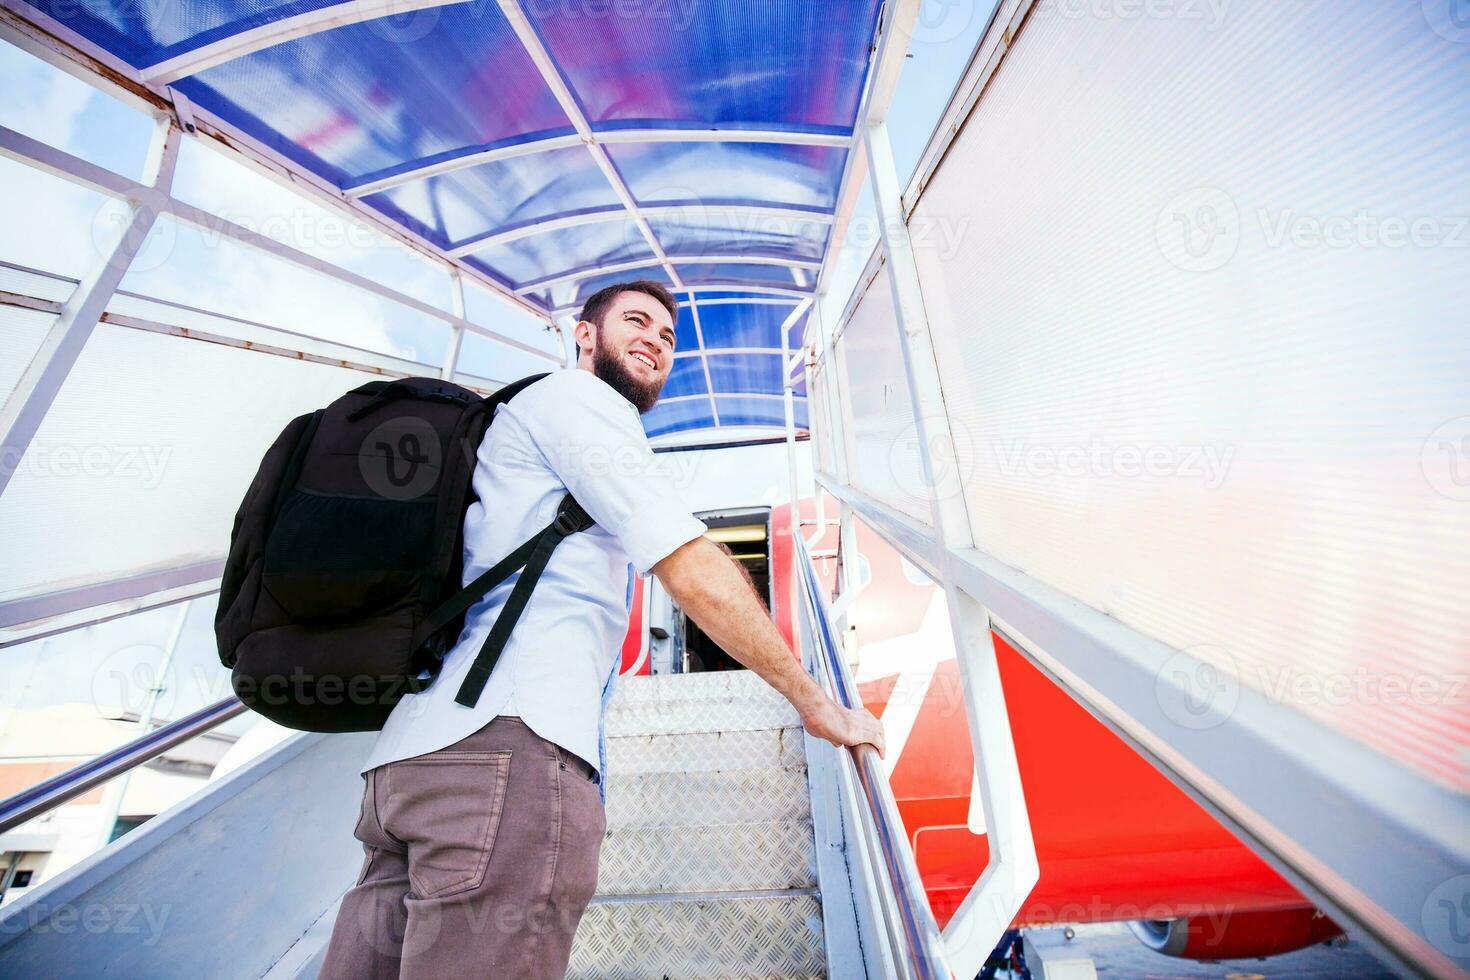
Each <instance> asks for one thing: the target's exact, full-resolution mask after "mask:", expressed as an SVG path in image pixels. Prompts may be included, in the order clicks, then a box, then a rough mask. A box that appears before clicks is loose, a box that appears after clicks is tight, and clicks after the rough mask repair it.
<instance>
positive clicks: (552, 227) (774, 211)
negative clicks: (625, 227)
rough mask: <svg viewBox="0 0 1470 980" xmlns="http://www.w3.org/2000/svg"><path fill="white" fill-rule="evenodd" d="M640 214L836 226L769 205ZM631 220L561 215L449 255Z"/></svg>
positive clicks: (481, 238)
mask: <svg viewBox="0 0 1470 980" xmlns="http://www.w3.org/2000/svg"><path fill="white" fill-rule="evenodd" d="M579 142H580V141H579ZM638 210H639V213H640V214H642V215H643V216H644V217H645V218H663V217H689V216H691V215H700V216H713V217H728V218H741V219H743V218H750V219H752V220H762V219H770V220H773V221H777V220H779V221H793V222H810V223H811V224H814V225H828V224H831V223H832V216H831V215H830V214H817V213H813V212H811V211H803V210H802V209H800V208H786V207H779V206H776V205H765V204H751V205H738V204H687V205H686V204H655V205H653V206H651V207H650V206H646V205H645V206H642V207H640V208H639V209H638ZM627 220H628V211H627V209H626V208H623V207H616V208H603V209H602V210H599V211H589V212H587V213H585V214H566V215H558V216H557V217H554V218H546V219H544V220H541V221H533V222H531V223H530V224H525V225H520V226H518V227H515V228H509V229H506V230H505V231H496V232H487V233H486V234H484V235H477V236H475V237H474V238H468V239H466V240H464V241H462V242H458V243H456V244H455V245H452V246H450V248H449V250H448V252H449V254H450V255H453V256H455V257H459V256H463V255H471V254H473V253H475V252H480V251H483V250H485V249H487V248H494V247H495V246H497V245H504V244H506V243H507V242H514V241H518V240H520V239H522V238H529V237H531V236H532V235H540V234H544V233H545V232H549V231H560V230H562V229H565V228H580V227H583V226H584V225H595V224H602V223H604V222H609V221H627Z"/></svg>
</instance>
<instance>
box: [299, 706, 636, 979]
mask: <svg viewBox="0 0 1470 980" xmlns="http://www.w3.org/2000/svg"><path fill="white" fill-rule="evenodd" d="M593 778H594V777H593V769H592V767H591V766H590V765H588V764H587V763H586V762H585V761H583V760H582V759H581V758H580V757H579V756H576V755H573V754H572V753H571V752H568V751H566V750H565V749H563V748H561V747H559V746H557V745H555V744H553V743H551V742H548V741H546V740H545V739H543V738H541V737H540V736H538V735H537V734H536V733H535V732H533V731H531V729H530V728H529V727H527V726H526V724H525V722H523V721H521V719H520V718H517V717H514V716H511V715H502V716H500V717H498V718H496V719H494V720H493V721H491V722H490V723H489V724H488V725H486V726H485V727H484V728H482V729H480V730H479V731H478V732H475V733H474V734H473V735H471V736H469V737H468V738H465V739H463V740H461V741H459V742H456V743H455V744H453V745H450V746H448V747H446V748H443V749H440V750H438V751H437V752H430V753H428V754H427V755H421V756H418V757H416V758H412V759H403V760H401V761H399V762H390V763H388V764H387V765H383V766H379V767H377V768H376V769H372V770H370V771H369V772H368V773H367V774H366V775H365V777H364V779H365V781H366V784H367V785H366V786H365V787H364V790H363V800H362V814H361V816H360V817H359V819H358V822H357V830H356V831H355V835H356V837H357V839H358V840H360V841H362V845H363V849H364V850H365V851H366V852H367V859H366V860H365V861H364V862H363V866H362V873H361V874H360V875H359V876H358V880H357V884H356V885H355V886H354V887H353V888H352V889H351V890H350V891H348V892H347V894H346V896H345V897H344V898H343V899H342V907H341V910H340V911H339V912H338V914H337V922H336V926H335V928H334V929H333V931H332V941H331V944H330V945H329V946H328V948H327V955H326V961H325V963H324V964H323V966H322V971H321V974H320V977H321V978H322V980H387V978H397V977H402V978H405V980H413V978H433V980H442V978H454V980H478V978H493V980H502V978H503V980H523V978H535V980H540V978H545V980H553V978H555V980H560V978H561V977H563V976H565V974H566V968H567V960H568V958H569V957H570V955H571V949H572V937H573V936H574V935H575V934H576V931H577V923H578V922H579V921H580V920H581V918H582V912H583V911H584V910H585V909H586V908H587V903H588V902H589V901H590V900H591V898H592V893H593V892H594V891H595V890H596V887H597V853H598V850H599V849H600V848H601V846H602V835H603V833H604V831H605V830H606V829H607V818H606V815H605V814H604V812H603V806H602V799H601V797H600V796H599V794H598V791H597V784H596V783H594V782H593Z"/></svg>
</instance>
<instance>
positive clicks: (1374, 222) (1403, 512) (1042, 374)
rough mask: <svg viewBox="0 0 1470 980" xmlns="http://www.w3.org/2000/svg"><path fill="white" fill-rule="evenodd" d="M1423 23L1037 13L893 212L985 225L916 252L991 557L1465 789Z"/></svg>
mask: <svg viewBox="0 0 1470 980" xmlns="http://www.w3.org/2000/svg"><path fill="white" fill-rule="evenodd" d="M1431 6H1433V5H1431ZM1428 9H1429V7H1425V8H1424V9H1421V5H1420V4H1417V3H1402V4H1375V3H1355V4H1350V5H1348V8H1347V9H1345V8H1344V7H1343V6H1342V5H1338V6H1333V7H1330V8H1329V7H1303V8H1300V9H1299V10H1298V11H1297V12H1296V16H1293V17H1290V18H1285V19H1283V18H1281V17H1280V16H1279V15H1280V7H1279V5H1277V4H1274V3H1269V2H1264V0H1255V2H1247V3H1240V4H1235V5H1233V6H1232V7H1231V10H1230V16H1229V17H1228V18H1227V19H1226V20H1224V21H1222V22H1221V23H1219V24H1214V23H1209V22H1207V21H1203V20H1184V19H1179V18H1149V17H1144V18H1131V19H1120V18H1112V19H1099V18H1091V17H1084V18H1075V19H1074V18H1067V17H1050V18H1045V19H1043V20H1036V19H1035V18H1033V19H1032V20H1031V21H1029V22H1028V23H1027V25H1026V27H1025V29H1024V30H1023V31H1022V32H1021V33H1020V34H1019V35H1018V37H1017V38H1016V40H1015V41H1014V42H1013V45H1012V47H1011V49H1010V51H1009V53H1008V54H1007V55H1006V60H1005V61H1004V62H1003V63H1002V65H1001V66H1000V69H999V72H998V74H997V75H996V76H995V78H993V79H992V80H991V81H990V83H989V86H988V88H987V89H986V92H985V96H984V97H983V98H982V99H981V101H980V103H979V106H978V108H977V110H976V112H975V114H974V115H973V116H972V117H971V118H970V119H969V121H968V122H967V123H966V125H965V127H964V129H963V130H961V132H960V135H959V138H958V139H957V140H956V142H955V143H954V145H953V146H951V147H950V149H949V152H948V155H947V156H946V159H945V163H944V165H943V166H942V167H941V168H940V169H939V171H938V173H937V177H936V179H934V180H933V181H932V182H931V183H930V184H929V185H928V188H927V190H926V192H925V194H924V196H923V198H922V200H921V201H920V203H919V206H918V208H917V211H916V213H915V220H930V221H933V220H938V219H940V218H942V217H946V216H955V215H977V216H978V215H983V216H984V220H983V221H980V220H976V221H974V222H972V223H971V225H970V227H969V229H968V233H967V234H966V235H964V236H963V237H962V238H961V239H960V240H959V243H958V248H957V250H956V252H955V253H954V254H953V255H952V256H950V257H948V259H946V258H944V257H943V256H941V255H940V254H938V253H937V252H935V251H933V250H924V249H919V250H916V254H917V259H918V262H919V268H920V273H921V275H922V279H923V283H924V292H925V304H926V307H927V309H928V312H929V316H930V320H931V323H932V324H933V326H934V330H935V348H936V355H937V360H938V365H939V371H940V375H941V379H942V381H943V383H944V386H945V401H946V405H947V406H948V409H949V411H950V413H951V416H952V417H951V428H952V429H953V430H954V437H955V439H956V442H957V444H958V445H959V446H960V447H961V448H962V449H963V451H964V457H963V460H962V461H963V463H964V468H965V469H966V470H967V472H966V473H965V474H964V475H965V476H966V479H965V482H964V487H965V500H966V503H967V504H968V506H969V509H970V514H971V523H972V524H973V526H974V528H975V530H976V534H977V536H978V538H979V544H980V546H981V547H982V548H983V549H984V550H985V551H987V552H988V553H990V554H992V555H994V556H995V557H996V558H998V559H999V560H1000V561H1002V562H1005V563H1006V564H1007V565H1011V566H1014V567H1017V568H1022V569H1025V570H1026V572H1027V573H1028V574H1030V575H1032V576H1035V577H1036V578H1038V579H1040V580H1042V581H1045V582H1047V583H1049V584H1050V585H1052V586H1055V587H1056V588H1058V589H1060V590H1062V591H1063V592H1065V593H1067V594H1068V595H1070V596H1073V597H1075V598H1077V599H1078V600H1079V601H1082V602H1085V603H1087V604H1089V605H1091V606H1093V607H1094V608H1096V609H1099V610H1102V611H1104V612H1106V613H1107V614H1108V615H1110V616H1113V617H1115V618H1117V619H1118V620H1119V621H1121V622H1124V623H1127V624H1129V625H1131V626H1133V627H1134V628H1136V629H1138V630H1141V631H1143V632H1145V633H1147V634H1149V635H1150V636H1153V637H1155V638H1157V639H1159V640H1160V641H1162V642H1164V643H1166V644H1168V645H1170V646H1173V647H1177V648H1181V649H1187V650H1188V651H1189V652H1190V653H1191V654H1193V655H1194V656H1196V657H1198V658H1201V659H1203V660H1205V661H1206V662H1208V663H1210V664H1211V665H1213V666H1214V667H1216V668H1217V669H1218V670H1219V671H1220V674H1219V676H1221V677H1224V678H1226V679H1227V682H1228V683H1226V684H1225V686H1224V687H1223V688H1222V690H1226V691H1228V690H1230V689H1231V687H1230V685H1234V684H1240V685H1245V686H1249V687H1252V688H1255V689H1257V690H1260V691H1263V692H1264V693H1265V694H1266V696H1267V697H1268V698H1272V699H1276V700H1281V701H1282V702H1283V703H1285V704H1289V705H1291V706H1292V707H1294V708H1296V709H1299V710H1300V711H1301V712H1303V713H1306V714H1307V715H1309V716H1312V717H1314V718H1316V719H1318V720H1320V721H1322V722H1325V723H1327V724H1330V725H1331V726H1333V727H1334V728H1336V729H1338V730H1339V731H1341V732H1343V733H1345V734H1347V735H1349V736H1351V737H1352V738H1355V739H1358V740H1361V741H1363V742H1366V743H1367V744H1369V745H1371V746H1373V747H1374V748H1376V749H1378V750H1380V751H1382V752H1384V753H1386V754H1387V755H1389V756H1390V757H1392V758H1394V759H1395V760H1398V761H1400V762H1402V763H1403V764H1405V765H1407V766H1410V767H1412V768H1413V769H1415V770H1417V771H1418V772H1419V773H1421V774H1423V775H1425V776H1428V777H1432V778H1434V779H1437V780H1439V781H1441V782H1443V783H1444V784H1446V785H1449V786H1453V787H1455V788H1457V789H1459V790H1462V791H1463V790H1466V789H1470V752H1467V751H1466V746H1467V739H1466V728H1465V725H1464V718H1465V712H1464V703H1463V697H1462V695H1460V694H1456V693H1454V692H1455V691H1457V690H1458V687H1457V685H1459V684H1460V683H1461V682H1462V680H1463V678H1464V676H1465V674H1466V671H1467V662H1466V646H1465V640H1464V638H1465V637H1466V636H1467V635H1470V605H1467V604H1466V602H1465V601H1464V597H1465V596H1466V595H1467V594H1470V551H1467V550H1466V549H1465V548H1464V547H1463V542H1465V541H1467V540H1470V452H1467V450H1470V416H1467V415H1466V411H1467V400H1466V391H1467V389H1466V379H1467V378H1470V344H1467V343H1466V313H1465V311H1466V310H1467V309H1470V278H1467V276H1466V274H1465V272H1466V261H1465V260H1466V254H1467V251H1466V246H1467V244H1470V240H1467V235H1466V229H1465V218H1464V216H1465V202H1466V201H1467V200H1470V169H1467V168H1466V166H1465V161H1466V151H1467V149H1470V86H1466V84H1465V79H1466V77H1467V73H1470V45H1466V44H1463V43H1453V41H1454V40H1456V38H1454V37H1451V36H1450V35H1451V34H1453V31H1452V30H1451V27H1452V25H1450V24H1449V23H1448V22H1447V21H1441V22H1435V21H1434V20H1433V18H1432V17H1431V18H1428V19H1426V17H1425V12H1426V11H1427V10H1428ZM1445 16H1446V17H1448V16H1449V15H1448V14H1445ZM1446 32H1448V33H1446ZM1464 36H1465V35H1464V32H1463V30H1461V32H1460V35H1459V36H1458V39H1459V40H1464ZM1058 64H1067V65H1072V66H1077V68H1078V74H1072V75H1070V76H1068V77H1065V78H1064V77H1062V76H1061V75H1058V74H1057V73H1056V71H1055V66H1056V65H1058ZM1159 79H1169V80H1170V81H1169V84H1167V85H1160V84H1157V81H1158V80H1159ZM1201 92H1215V93H1228V96H1229V97H1228V98H1224V99H1208V98H1207V99H1201V98H1200V97H1199V94H1200V93H1201ZM1185 119H1187V120H1190V123H1189V125H1184V126H1181V125H1180V120H1185ZM1267 132H1270V133H1291V134H1292V138H1290V139H1286V140H1278V139H1265V140H1263V139H1261V138H1260V136H1261V134H1262V133H1267ZM1119 160H1127V161H1128V164H1127V166H1125V167H1119V166H1117V165H1116V164H1117V161H1119ZM1406 174H1412V175H1413V177H1412V179H1405V175H1406ZM1001 187H1003V188H1004V192H1003V193H997V192H995V191H994V189H995V188H1001ZM1059 194H1061V195H1063V196H1065V198H1066V199H1067V200H1068V201H1070V202H1073V206H1070V207H1069V208H1068V211H1067V218H1066V221H1065V222H1063V223H1062V224H1061V225H1060V226H1058V227H1057V228H1054V229H1051V230H1046V229H1042V228H1039V227H1038V225H1037V222H1036V216H1037V215H1038V214H1040V213H1043V212H1044V211H1046V210H1048V209H1051V208H1054V207H1055V204H1056V201H1057V200H1058V195H1059ZM1059 284H1065V288H1058V286H1059ZM875 291H876V290H875ZM982 325H983V328H982ZM852 363H855V359H854V361H851V362H850V365H851V364H852ZM856 394H857V393H856V392H855V395H856ZM866 401H868V399H867V398H862V397H855V398H854V404H855V405H856V404H859V403H863V402H866ZM1214 690H1215V689H1214V688H1212V689H1211V691H1210V692H1209V693H1210V694H1211V695H1213V693H1214ZM1227 696H1228V694H1227Z"/></svg>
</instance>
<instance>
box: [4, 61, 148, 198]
mask: <svg viewBox="0 0 1470 980" xmlns="http://www.w3.org/2000/svg"><path fill="white" fill-rule="evenodd" d="M0 89H3V90H4V91H5V93H6V95H5V98H4V99H0V125H4V126H7V127H9V128H10V129H13V130H15V131H16V132H18V133H22V134H24V135H26V136H29V137H30V138H31V139H36V140H40V141H41V142H42V143H46V144H48V145H50V146H54V147H56V148H57V149H58V150H65V151H66V152H67V153H70V154H72V155H74V156H79V157H81V158H82V159H83V160H86V161H88V162H90V163H95V164H97V165H98V166H99V167H106V168H107V169H108V170H111V171H113V172H114V173H119V174H122V175H123V176H125V177H131V178H133V179H134V180H139V179H141V178H142V176H143V163H144V161H145V160H146V159H147V157H148V143H149V141H150V140H151V139H152V138H153V122H152V120H150V119H149V118H148V117H147V116H146V115H145V114H144V113H142V112H140V111H138V110H137V109H134V108H133V107H132V106H128V105H124V104H123V103H121V102H119V101H117V100H116V99H114V98H112V97H111V96H109V95H106V94H104V93H103V92H102V91H100V90H99V89H95V88H93V87H92V86H90V85H88V84H87V83H86V82H83V81H82V80H80V79H78V78H73V77H72V76H71V75H68V74H67V73H66V72H64V71H62V70H61V69H59V68H53V67H52V66H50V65H48V64H46V62H44V61H42V60H40V59H39V58H36V57H33V56H32V55H30V54H27V53H26V52H24V51H22V50H21V49H20V48H17V47H15V46H14V45H11V44H0ZM6 215H7V217H10V216H12V215H13V212H10V211H7V212H6Z"/></svg>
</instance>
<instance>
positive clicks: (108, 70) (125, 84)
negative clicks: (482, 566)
mask: <svg viewBox="0 0 1470 980" xmlns="http://www.w3.org/2000/svg"><path fill="white" fill-rule="evenodd" d="M0 38H3V39H4V40H6V41H9V42H11V43H13V44H15V45H16V46H17V47H20V48H21V49H22V50H25V51H27V52H29V53H31V54H32V55H34V56H36V57H38V58H40V59H42V60H43V61H45V62H47V63H48V64H51V65H54V66H55V67H57V68H59V69H60V70H62V71H64V72H66V73H68V74H70V75H73V76H74V77H76V78H79V79H81V80H82V81H84V82H86V83H87V84H89V85H91V86H93V87H95V88H98V89H100V90H102V91H103V92H106V93H107V94H109V95H111V96H113V97H114V98H117V99H119V100H121V101H122V102H124V103H125V104H127V105H129V106H133V107H135V108H138V109H140V110H141V111H143V112H146V113H149V114H152V115H159V114H163V115H173V114H174V113H175V108H176V103H177V93H175V91H174V90H173V89H172V88H169V87H168V86H167V85H164V84H162V83H160V82H146V81H144V80H143V78H142V77H141V76H140V74H139V73H138V71H137V69H135V68H134V67H133V66H132V65H130V64H128V63H127V62H125V61H123V60H122V59H120V58H118V57H117V56H116V55H114V54H112V52H110V51H108V50H106V49H105V48H102V47H100V46H99V45H97V44H95V43H93V42H92V41H90V40H88V39H87V38H85V37H83V36H82V35H80V34H78V33H77V32H76V31H74V30H72V29H71V28H70V27H68V26H67V25H66V24H64V23H62V22H61V21H59V20H57V19H56V18H54V17H52V16H50V15H49V14H47V13H45V12H44V11H42V10H41V9H40V8H38V7H35V6H33V5H31V4H29V3H27V2H26V0H0ZM188 115H189V116H190V118H191V119H192V122H193V126H192V127H191V128H189V130H188V131H189V132H190V134H191V135H195V136H199V137H202V138H201V140H200V142H201V145H204V146H208V147H210V148H212V149H215V150H218V151H219V152H223V153H225V154H227V155H228V156H229V157H230V158H231V159H236V160H238V161H240V162H242V163H244V164H245V165H246V166H247V167H250V168H251V169H252V170H254V171H255V172H257V173H259V174H261V175H263V176H265V177H266V178H267V179H269V180H272V181H274V182H276V183H277V184H279V185H280V186H282V187H285V188H287V189H289V190H290V191H292V192H293V193H298V194H303V195H305V196H306V197H308V198H309V199H310V200H312V201H314V202H315V203H317V204H320V205H321V206H323V207H326V208H327V209H329V210H331V211H334V212H335V213H338V214H342V215H345V216H346V217H348V218H349V219H351V220H353V221H357V222H360V223H361V224H363V225H364V226H366V227H369V228H372V229H374V230H375V231H377V232H379V233H381V234H383V235H384V236H385V237H387V238H388V239H390V240H392V241H395V242H397V243H399V244H400V245H402V246H403V247H405V248H407V249H409V250H410V251H412V252H415V253H417V254H419V255H422V256H424V257H425V258H427V259H428V260H429V261H430V262H432V263H433V264H435V265H436V266H440V267H442V268H446V269H447V268H458V269H459V270H460V271H461V272H462V273H463V274H464V275H465V276H466V277H467V278H468V279H469V280H471V281H474V282H476V283H479V284H480V285H481V286H483V287H484V288H485V289H486V290H488V291H489V292H490V293H492V294H493V295H495V296H497V297H499V298H501V299H502V300H504V301H506V302H508V303H509V304H510V305H512V306H513V307H516V308H518V309H522V310H525V311H526V312H527V313H530V314H532V315H533V316H537V317H540V318H542V319H546V320H547V321H548V322H550V319H551V315H550V313H549V312H548V311H547V310H544V309H542V308H541V307H539V306H537V305H536V304H534V303H531V302H529V301H527V300H524V299H522V298H521V297H519V296H517V295H516V294H515V293H514V292H512V291H511V290H509V289H508V288H506V286H505V285H504V284H503V283H501V282H499V281H497V280H496V279H495V278H494V277H492V276H489V275H487V274H486V273H485V272H483V271H481V270H480V269H476V268H474V267H472V266H468V265H465V264H463V263H462V262H461V261H460V260H458V259H455V258H452V257H451V256H449V255H447V254H445V252H444V250H443V249H442V248H440V247H439V246H438V245H437V244H435V243H434V242H431V241H429V240H428V239H427V238H425V237H424V236H422V235H420V234H418V233H416V232H414V231H411V230H410V229H408V228H405V227H403V226H402V225H399V224H396V223H394V222H392V221H390V220H388V219H387V218H386V217H384V216H383V215H382V214H381V213H379V212H378V211H376V210H374V209H372V208H369V207H366V206H364V205H360V204H359V203H358V202H357V201H355V200H353V199H352V198H350V197H348V196H347V195H345V194H343V193H342V190H341V188H339V187H338V186H336V185H335V184H333V183H331V182H329V181H328V180H327V179H326V178H325V177H323V176H321V175H320V174H316V173H312V172H311V171H310V170H307V169H304V168H303V167H302V166H301V165H300V164H299V163H297V162H296V161H294V160H291V159H289V158H287V157H286V156H284V155H282V154H281V153H280V151H278V150H276V149H275V148H274V147H270V146H267V145H266V144H264V143H262V142H261V141H260V140H258V139H256V138H255V137H253V136H251V135H250V134H249V133H246V132H244V131H243V130H240V129H238V128H237V127H235V126H234V125H233V124H232V123H229V122H226V121H225V120H223V119H221V118H220V117H218V116H216V115H215V114H214V113H212V112H210V111H208V110H206V109H204V108H202V107H200V106H198V105H191V106H190V107H189V112H188ZM89 166H90V165H89ZM94 169H98V170H100V169H101V168H94ZM62 176H66V175H65V174H63V175H62ZM118 179H119V180H122V181H124V182H128V181H127V180H126V178H118ZM128 183H130V182H128ZM117 196H122V195H117ZM480 332H483V331H480ZM487 336H490V334H487Z"/></svg>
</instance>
